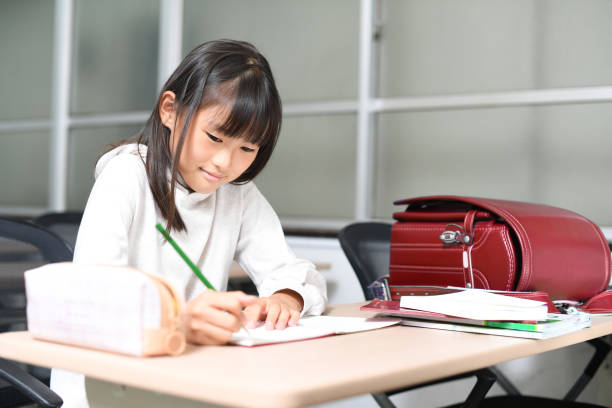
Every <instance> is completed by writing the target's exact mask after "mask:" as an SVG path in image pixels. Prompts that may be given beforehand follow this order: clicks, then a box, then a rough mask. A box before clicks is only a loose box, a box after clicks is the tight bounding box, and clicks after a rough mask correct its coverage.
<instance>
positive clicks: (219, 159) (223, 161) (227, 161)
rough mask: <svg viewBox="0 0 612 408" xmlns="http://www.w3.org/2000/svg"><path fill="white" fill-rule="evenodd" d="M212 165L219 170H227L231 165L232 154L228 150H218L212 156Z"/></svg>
mask: <svg viewBox="0 0 612 408" xmlns="http://www.w3.org/2000/svg"><path fill="white" fill-rule="evenodd" d="M213 163H214V164H215V166H217V167H219V168H221V169H227V168H228V167H229V166H230V165H231V164H232V152H231V150H230V149H219V151H217V152H216V154H215V155H214V156H213Z"/></svg>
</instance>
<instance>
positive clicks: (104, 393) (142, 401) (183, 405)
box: [85, 377, 222, 408]
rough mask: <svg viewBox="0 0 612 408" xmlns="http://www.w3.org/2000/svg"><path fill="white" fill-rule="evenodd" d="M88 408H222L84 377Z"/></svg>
mask: <svg viewBox="0 0 612 408" xmlns="http://www.w3.org/2000/svg"><path fill="white" fill-rule="evenodd" d="M85 389H86V390H87V399H88V400H89V407H90V408H167V407H172V408H222V407H221V406H219V405H212V404H208V403H205V402H199V401H194V400H190V399H185V398H180V397H174V396H172V395H167V394H161V393H158V392H153V391H147V390H143V389H140V388H134V387H128V386H125V385H120V384H115V383H111V382H107V381H102V380H97V379H95V378H89V377H85Z"/></svg>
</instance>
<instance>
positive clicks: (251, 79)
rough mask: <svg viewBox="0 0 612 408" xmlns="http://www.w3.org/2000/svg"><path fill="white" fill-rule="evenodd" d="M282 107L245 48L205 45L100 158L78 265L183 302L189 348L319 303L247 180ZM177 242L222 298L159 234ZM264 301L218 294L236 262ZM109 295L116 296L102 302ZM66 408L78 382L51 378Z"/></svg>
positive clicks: (76, 396) (74, 403)
mask: <svg viewBox="0 0 612 408" xmlns="http://www.w3.org/2000/svg"><path fill="white" fill-rule="evenodd" d="M281 114H282V112H281V102H280V98H279V95H278V91H277V89H276V85H275V84H274V79H273V77H272V72H271V70H270V67H269V65H268V62H267V60H266V59H265V58H264V57H263V56H262V55H261V54H260V53H259V52H258V51H257V49H255V47H253V46H252V45H251V44H248V43H245V42H239V41H230V40H221V41H211V42H207V43H204V44H202V45H200V46H198V47H197V48H195V49H194V50H193V51H191V52H190V53H189V55H187V56H186V57H185V59H184V60H183V61H182V62H181V64H180V65H179V66H178V68H177V69H176V71H175V72H174V73H173V74H172V75H171V76H170V78H169V79H168V81H167V82H166V84H165V85H164V87H163V89H162V91H161V92H160V95H159V98H158V100H157V103H156V105H155V109H154V110H153V112H152V114H151V116H150V117H149V119H148V121H147V123H146V125H145V127H144V129H143V130H142V131H141V132H140V133H139V134H138V135H136V136H135V137H134V138H132V139H128V140H126V141H124V142H122V143H121V144H120V145H119V146H118V147H115V148H114V149H113V150H111V151H109V152H107V153H106V154H105V155H103V156H102V157H101V158H100V160H99V161H98V163H97V165H96V173H95V175H96V181H95V184H94V186H93V188H92V191H91V194H90V196H89V200H88V202H87V206H86V208H85V212H84V215H83V220H82V223H81V226H80V229H79V234H78V238H77V242H76V247H75V254H74V262H77V263H79V262H80V263H96V264H116V265H130V266H133V267H136V268H138V269H141V270H143V271H146V272H148V273H153V274H158V275H160V276H163V277H165V278H167V279H168V280H170V281H171V282H173V284H174V285H175V286H176V287H177V289H178V290H179V291H180V292H182V293H184V296H185V299H186V301H187V302H186V308H185V309H186V310H185V316H184V327H185V331H186V335H187V340H188V341H190V342H192V343H196V344H204V345H206V344H224V343H227V342H228V341H229V339H230V337H231V335H232V333H233V332H235V331H237V330H239V329H240V327H241V326H242V325H246V327H254V326H255V325H256V322H257V321H259V320H261V321H264V322H265V325H266V327H267V328H269V329H284V328H285V327H286V326H288V325H295V324H296V323H297V321H298V320H299V317H300V315H303V314H320V313H322V312H323V310H324V308H325V305H326V301H327V299H326V287H325V281H324V279H323V277H322V276H321V275H320V274H319V273H318V272H317V271H316V270H315V268H314V265H313V264H312V263H310V262H307V261H304V260H299V259H296V258H295V256H294V255H293V253H292V252H291V250H290V249H289V248H288V246H287V244H286V242H285V239H284V235H283V231H282V229H281V225H280V222H279V220H278V217H277V216H276V214H275V213H274V211H273V210H272V208H271V207H270V205H269V204H268V202H267V201H266V200H265V198H264V197H263V196H262V195H261V193H260V192H259V190H257V187H255V185H254V184H253V183H252V182H251V180H252V179H253V178H255V176H257V174H259V172H260V171H261V170H262V169H263V168H264V166H265V165H266V163H267V162H268V160H269V158H270V155H271V154H272V151H273V150H274V146H275V144H276V140H277V137H278V134H279V130H280V125H281ZM157 222H161V223H162V224H163V225H165V226H166V229H167V230H168V231H169V233H170V235H171V236H172V237H173V239H174V240H175V241H176V242H177V243H178V245H179V246H180V247H181V248H182V249H183V251H184V252H185V253H186V254H188V256H189V257H190V258H191V259H192V260H193V261H194V262H195V263H196V264H197V265H198V267H199V268H200V269H201V270H202V272H203V273H204V275H205V276H206V277H207V279H208V280H209V281H210V282H211V284H212V285H213V286H214V287H215V288H217V289H218V290H219V291H218V292H214V291H209V290H206V288H205V286H204V285H203V284H202V283H201V282H200V281H199V280H198V278H197V277H196V276H195V275H194V274H193V272H192V271H191V270H190V269H189V267H188V266H187V265H186V264H185V262H184V261H183V259H182V258H181V257H180V256H179V255H178V254H177V253H176V252H175V250H174V249H173V248H172V247H171V246H170V245H169V244H168V243H167V242H166V241H165V240H164V238H163V236H162V235H161V234H160V233H159V232H158V231H157V230H156V228H155V224H156V223H157ZM233 260H235V261H237V262H238V263H239V264H240V265H241V267H242V268H243V269H244V270H245V271H246V273H247V274H248V275H249V277H250V278H251V279H252V280H253V282H254V283H255V285H256V286H257V289H258V291H259V294H260V297H259V298H256V297H254V296H249V295H246V294H244V293H243V292H224V290H225V289H226V288H227V282H228V273H229V269H230V265H231V263H232V261H233ZM109 295H110V296H112V294H109ZM52 388H53V389H54V390H56V392H58V394H59V395H60V396H61V397H62V398H63V399H64V407H68V408H71V407H82V406H87V400H86V397H85V389H84V384H83V376H82V375H79V374H74V373H69V372H66V371H61V370H53V373H52Z"/></svg>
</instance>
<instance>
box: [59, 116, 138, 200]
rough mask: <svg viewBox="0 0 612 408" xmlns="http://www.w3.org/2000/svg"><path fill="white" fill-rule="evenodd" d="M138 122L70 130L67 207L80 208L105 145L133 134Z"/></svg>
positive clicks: (136, 130)
mask: <svg viewBox="0 0 612 408" xmlns="http://www.w3.org/2000/svg"><path fill="white" fill-rule="evenodd" d="M141 128H142V126H141V125H131V126H104V127H96V128H88V129H74V130H73V131H72V132H70V149H69V159H68V199H67V201H68V208H69V209H72V210H83V209H84V208H85V204H86V203H87V198H88V197H89V192H90V191H91V187H92V186H93V182H94V169H95V166H96V162H97V161H98V159H99V158H100V156H101V155H102V154H103V153H104V152H106V150H107V149H108V148H109V145H111V144H113V143H115V142H117V141H120V140H123V139H126V138H128V137H130V136H132V135H134V134H136V133H137V132H138V131H139V130H140V129H141Z"/></svg>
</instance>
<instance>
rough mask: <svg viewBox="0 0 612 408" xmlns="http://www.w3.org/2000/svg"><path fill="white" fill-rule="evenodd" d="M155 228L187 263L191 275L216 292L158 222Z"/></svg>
mask: <svg viewBox="0 0 612 408" xmlns="http://www.w3.org/2000/svg"><path fill="white" fill-rule="evenodd" d="M155 228H157V230H158V231H159V232H161V233H162V235H163V236H164V238H166V240H167V241H168V242H169V243H170V245H172V247H173V248H174V249H175V250H176V252H178V254H179V255H180V256H181V258H183V260H184V261H185V263H187V265H189V267H190V268H191V270H192V271H193V273H195V274H196V276H197V277H198V278H200V280H201V281H202V283H203V284H204V285H206V287H207V288H208V289H210V290H216V289H215V288H214V287H213V285H211V284H210V282H209V281H208V279H206V278H205V277H204V274H203V273H202V272H201V271H200V269H198V267H197V266H196V265H195V264H194V263H193V262H191V259H189V257H188V256H187V255H185V253H184V252H183V250H182V249H181V248H180V247H179V246H178V244H177V243H176V242H174V240H173V239H172V238H170V235H169V234H168V232H166V230H165V229H164V227H163V226H162V225H161V224H160V223H159V222H158V223H157V224H156V225H155Z"/></svg>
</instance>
